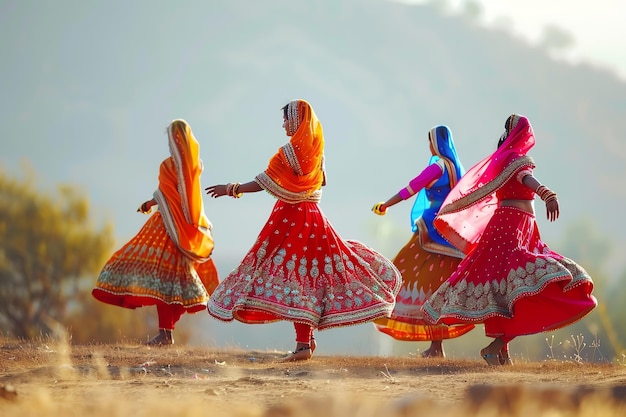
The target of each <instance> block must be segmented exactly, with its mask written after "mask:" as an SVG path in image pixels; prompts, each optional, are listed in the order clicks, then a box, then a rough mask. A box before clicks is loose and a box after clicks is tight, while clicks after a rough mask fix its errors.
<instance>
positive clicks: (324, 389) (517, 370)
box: [0, 338, 626, 417]
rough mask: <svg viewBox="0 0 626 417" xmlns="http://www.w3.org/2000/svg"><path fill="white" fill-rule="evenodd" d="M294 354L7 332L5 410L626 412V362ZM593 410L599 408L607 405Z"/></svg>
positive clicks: (1, 352) (1, 401)
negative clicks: (298, 358)
mask: <svg viewBox="0 0 626 417" xmlns="http://www.w3.org/2000/svg"><path fill="white" fill-rule="evenodd" d="M283 355H284V352H260V351H243V350H233V349H230V350H217V349H211V348H203V347H191V346H172V347H167V348H149V347H146V346H141V345H139V344H137V345H79V346H73V345H68V344H63V343H55V342H50V343H46V342H38V343H32V342H20V341H17V340H7V339H1V338H0V415H2V416H6V417H10V416H11V417H12V416H18V415H19V416H22V417H27V416H29V415H33V416H34V415H38V416H40V415H41V414H42V413H44V414H45V415H48V416H50V415H94V416H98V415H100V414H101V415H102V416H117V415H120V416H121V415H124V416H128V415H132V416H133V417H140V416H143V415H146V416H151V417H155V416H157V415H167V416H171V415H187V416H195V415H218V416H274V415H276V416H290V415H294V416H295V415H298V416H301V417H303V416H306V415H309V412H310V415H316V416H317V417H331V416H335V415H337V416H339V415H342V416H345V415H359V416H361V415H370V413H372V414H371V415H380V410H385V412H386V413H387V416H386V417H391V416H395V415H404V416H412V415H437V416H442V414H441V412H440V410H447V412H446V413H449V412H451V410H457V412H456V413H454V414H447V415H478V414H476V412H477V410H478V408H480V407H482V408H481V410H482V411H481V413H479V414H480V415H488V414H485V410H486V409H485V408H484V406H485V404H487V403H489V404H490V407H491V408H489V409H490V410H492V412H496V411H497V410H499V411H497V413H496V414H494V415H504V414H503V412H502V407H504V408H505V409H506V410H508V412H509V413H510V414H509V415H518V414H514V413H516V412H518V411H516V410H518V409H519V412H520V413H522V408H520V407H521V406H518V405H516V406H513V405H514V404H518V403H519V404H521V403H524V404H526V405H525V406H524V409H523V414H519V415H526V414H527V413H528V411H529V410H528V409H527V407H528V404H530V401H535V402H536V401H539V403H537V404H539V405H537V406H536V407H538V409H546V410H547V409H551V408H554V407H555V406H556V405H557V404H558V407H556V409H557V410H560V411H562V412H565V411H568V410H569V411H568V412H571V410H572V407H574V408H575V410H576V412H577V413H578V414H571V413H570V414H554V413H552V414H546V415H592V414H586V413H587V411H585V410H587V409H585V410H583V408H581V407H582V402H581V400H580V399H581V398H592V397H593V398H596V401H595V402H594V404H601V405H602V406H604V407H609V408H608V409H607V410H609V411H610V412H615V414H614V415H626V414H624V411H626V366H624V365H622V364H609V363H606V364H591V363H576V362H557V361H548V362H527V363H516V364H514V365H512V366H505V367H490V366H488V365H487V364H486V363H484V362H482V361H479V360H448V359H423V358H416V357H410V358H409V357H407V358H400V357H360V356H359V357H346V356H314V357H313V358H312V359H311V360H309V361H305V362H296V363H281V362H280V361H279V360H280V358H281V357H282V356H283ZM494 404H495V405H494ZM541 404H543V405H541ZM477 407H478V408H477ZM493 407H495V408H493ZM588 408H589V409H590V410H595V411H597V405H595V406H593V407H591V406H589V407H588ZM305 410H309V411H305ZM312 410H315V413H313V411H312ZM411 410H413V411H415V412H417V410H420V412H419V413H418V414H415V413H413V411H411ZM609 411H607V412H609ZM374 412H376V414H374ZM428 413H431V414H428ZM464 413H465V414H464ZM320 414H324V415H322V416H320ZM537 415H538V414H537V413H536V412H535V416H533V417H536V416H537ZM598 415H612V414H606V413H604V414H598Z"/></svg>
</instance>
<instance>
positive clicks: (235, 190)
mask: <svg viewBox="0 0 626 417" xmlns="http://www.w3.org/2000/svg"><path fill="white" fill-rule="evenodd" d="M240 185H241V184H239V183H238V182H236V183H235V184H233V189H232V196H233V197H234V198H241V196H242V195H243V193H240V192H239V186H240Z"/></svg>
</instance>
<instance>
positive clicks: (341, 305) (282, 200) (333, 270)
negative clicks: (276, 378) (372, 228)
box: [206, 100, 402, 361]
mask: <svg viewBox="0 0 626 417" xmlns="http://www.w3.org/2000/svg"><path fill="white" fill-rule="evenodd" d="M283 121H284V125H283V127H284V128H285V131H286V133H287V136H289V137H290V138H291V139H290V141H289V142H288V143H287V144H286V145H284V146H282V147H281V148H279V150H278V152H276V154H275V155H274V156H273V157H272V158H271V159H270V161H269V164H268V166H267V169H266V170H265V171H263V172H261V173H260V174H258V175H257V176H256V177H255V179H254V180H253V181H250V182H247V183H245V184H239V183H235V184H231V183H229V184H226V185H214V186H211V187H208V188H207V189H206V190H207V193H208V194H209V195H211V196H212V197H221V196H224V195H229V196H232V197H241V195H242V194H244V193H251V192H257V191H261V190H265V191H267V192H268V193H269V194H271V195H272V196H273V197H275V198H276V199H277V200H278V201H277V202H276V204H275V205H274V208H273V210H272V213H271V215H270V217H269V219H268V220H267V222H266V223H265V226H264V227H263V229H262V230H261V232H260V234H259V236H258V238H257V240H256V242H255V243H254V245H253V246H252V248H251V249H250V250H249V251H248V253H247V254H246V255H245V256H244V258H243V260H242V262H241V263H240V264H239V266H238V267H236V268H235V269H234V270H233V271H232V272H231V273H230V274H229V275H228V276H227V277H226V278H225V279H224V280H223V281H222V282H221V283H220V284H219V286H218V287H217V289H216V290H215V292H214V293H213V294H212V295H211V298H210V300H209V304H208V312H209V314H210V315H211V316H213V317H215V318H217V319H219V320H223V321H232V320H233V319H234V320H238V321H241V322H243V323H251V324H252V323H270V322H275V321H279V320H287V321H291V322H293V323H294V329H295V333H296V348H295V350H294V351H293V352H291V353H290V354H289V355H288V356H287V357H286V358H284V360H285V361H296V360H306V359H309V358H311V356H312V354H313V351H314V350H315V348H316V343H315V338H314V337H313V330H314V329H319V330H323V329H329V328H333V327H339V326H349V325H355V324H359V323H364V322H369V321H373V320H375V319H378V318H381V317H387V316H389V314H390V313H391V311H392V309H393V307H394V302H395V296H396V294H397V293H398V291H399V290H400V284H401V281H402V277H401V275H400V272H399V271H398V270H397V269H396V268H395V266H394V265H393V263H392V262H391V261H390V260H389V259H387V258H385V257H384V256H382V255H380V254H379V253H377V252H376V251H374V250H372V249H371V248H369V247H367V246H365V245H364V244H362V243H360V242H357V241H352V240H343V239H342V238H341V237H340V236H339V235H338V234H337V232H336V231H335V230H334V229H333V227H332V226H331V224H330V222H329V221H328V219H327V218H326V217H325V216H324V214H323V213H322V210H321V208H320V207H319V205H318V203H319V201H320V199H321V197H322V190H321V187H322V186H323V185H325V183H326V175H325V171H324V134H323V131H322V124H321V123H320V121H319V120H318V119H317V117H316V115H315V112H314V111H313V108H312V107H311V106H310V105H309V103H307V102H306V101H304V100H293V101H291V102H290V103H289V104H288V105H286V106H285V107H283Z"/></svg>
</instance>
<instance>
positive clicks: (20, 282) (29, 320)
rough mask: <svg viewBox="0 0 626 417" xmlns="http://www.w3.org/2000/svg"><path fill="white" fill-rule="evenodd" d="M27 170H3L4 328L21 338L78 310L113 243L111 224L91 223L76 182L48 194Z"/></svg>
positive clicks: (0, 293)
mask: <svg viewBox="0 0 626 417" xmlns="http://www.w3.org/2000/svg"><path fill="white" fill-rule="evenodd" d="M27 174H28V175H26V177H27V178H26V179H24V180H17V179H15V178H10V177H9V176H7V175H6V174H5V173H4V172H2V171H0V328H1V329H2V330H3V331H6V332H7V333H9V334H12V335H13V336H15V337H19V338H32V337H34V336H38V335H40V334H41V333H44V334H47V333H49V332H50V323H51V322H53V321H57V322H59V323H64V320H65V319H66V317H67V315H68V312H69V311H70V310H72V309H74V310H80V306H81V305H82V304H84V303H85V301H87V300H88V299H89V298H91V296H90V295H89V292H88V291H89V290H90V288H91V284H92V283H93V282H95V279H94V274H97V273H98V271H99V268H100V267H101V266H102V264H103V263H104V261H105V258H106V256H107V255H108V254H109V253H110V249H111V247H112V244H113V238H112V227H111V226H110V225H105V226H103V227H102V228H101V229H100V230H97V229H96V228H95V227H94V226H93V225H92V224H91V221H90V218H89V214H90V213H89V203H88V200H87V199H86V198H85V197H84V196H83V195H82V194H81V192H79V191H78V190H77V189H76V188H75V187H72V186H67V185H61V186H59V187H58V190H57V195H56V196H54V197H53V196H49V195H46V194H43V193H40V192H39V191H38V190H37V189H36V187H35V181H34V174H33V173H32V172H29V173H27ZM87 287H88V288H87ZM87 297H89V298H87ZM89 302H92V300H89ZM90 327H91V328H93V327H94V326H93V323H92V324H91V325H90Z"/></svg>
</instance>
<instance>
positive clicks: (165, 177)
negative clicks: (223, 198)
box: [154, 119, 214, 262]
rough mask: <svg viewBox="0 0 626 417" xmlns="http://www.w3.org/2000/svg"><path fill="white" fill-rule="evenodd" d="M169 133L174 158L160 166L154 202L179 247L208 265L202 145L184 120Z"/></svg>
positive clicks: (210, 241)
mask: <svg viewBox="0 0 626 417" xmlns="http://www.w3.org/2000/svg"><path fill="white" fill-rule="evenodd" d="M167 133H168V138H169V147H170V154H171V157H169V158H167V159H166V160H165V161H163V162H162V163H161V167H160V170H159V187H158V189H157V190H156V191H155V192H154V198H155V200H156V202H157V203H158V205H159V211H160V212H161V216H162V218H163V223H164V224H165V228H166V230H167V233H168V235H169V236H170V238H171V239H172V240H173V241H174V242H175V243H176V246H178V248H179V249H180V250H181V251H182V252H183V253H184V254H185V255H186V256H187V257H188V258H190V259H191V260H193V261H195V262H205V261H207V260H208V259H209V257H210V256H211V252H213V246H214V245H213V237H212V234H211V228H212V224H211V222H210V221H209V219H208V218H207V216H206V214H205V213H204V203H203V201H202V187H201V185H200V174H201V173H202V170H203V165H202V160H201V159H200V145H199V143H198V141H197V140H196V138H195V137H194V135H193V133H192V131H191V127H190V126H189V125H188V124H187V122H185V121H184V120H180V119H177V120H174V121H173V122H172V123H171V124H170V125H169V126H168V129H167Z"/></svg>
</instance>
